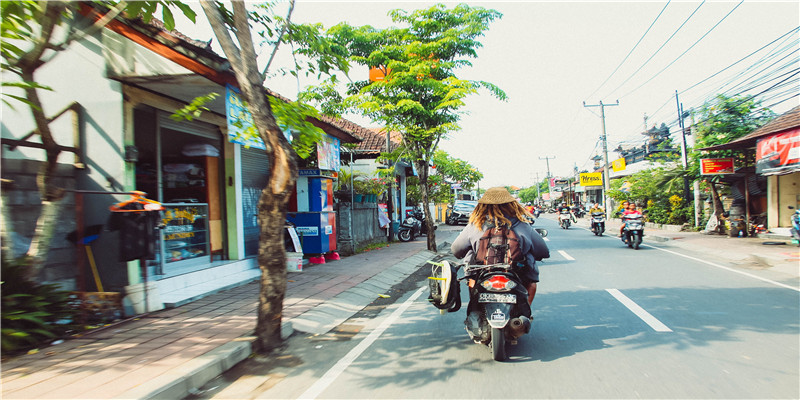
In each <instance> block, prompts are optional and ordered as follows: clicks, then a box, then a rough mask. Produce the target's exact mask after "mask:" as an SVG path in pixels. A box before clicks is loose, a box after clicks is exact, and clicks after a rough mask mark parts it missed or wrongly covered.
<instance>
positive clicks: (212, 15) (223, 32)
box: [200, 0, 240, 65]
mask: <svg viewBox="0 0 800 400" xmlns="http://www.w3.org/2000/svg"><path fill="white" fill-rule="evenodd" d="M200 6H201V7H202V8H203V13H205V14H206V18H208V23H209V24H210V25H211V29H212V30H213V31H214V36H216V37H217V40H219V45H220V46H222V51H223V52H225V56H226V57H228V60H230V62H231V65H234V64H236V65H239V64H240V61H239V48H238V47H237V46H236V44H235V43H234V42H233V39H231V36H230V33H229V32H228V29H227V28H225V26H226V24H225V21H224V20H223V19H222V15H220V12H219V9H217V6H216V5H215V4H214V2H213V1H209V0H200Z"/></svg>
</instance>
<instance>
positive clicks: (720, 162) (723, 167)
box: [700, 157, 736, 175]
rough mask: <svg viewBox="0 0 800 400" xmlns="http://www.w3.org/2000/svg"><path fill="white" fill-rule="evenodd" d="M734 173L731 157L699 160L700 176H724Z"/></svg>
mask: <svg viewBox="0 0 800 400" xmlns="http://www.w3.org/2000/svg"><path fill="white" fill-rule="evenodd" d="M734 172H736V171H735V169H734V165H733V157H726V158H701V159H700V175H724V174H732V173H734Z"/></svg>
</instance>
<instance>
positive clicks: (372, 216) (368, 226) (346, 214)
mask: <svg viewBox="0 0 800 400" xmlns="http://www.w3.org/2000/svg"><path fill="white" fill-rule="evenodd" d="M336 221H337V237H336V240H337V243H338V249H339V254H341V255H343V256H349V255H352V254H355V250H357V249H359V248H362V247H364V246H367V245H369V244H372V243H385V242H386V231H385V230H384V229H381V228H380V226H379V225H378V224H379V222H378V205H377V204H375V203H336ZM351 221H352V224H351Z"/></svg>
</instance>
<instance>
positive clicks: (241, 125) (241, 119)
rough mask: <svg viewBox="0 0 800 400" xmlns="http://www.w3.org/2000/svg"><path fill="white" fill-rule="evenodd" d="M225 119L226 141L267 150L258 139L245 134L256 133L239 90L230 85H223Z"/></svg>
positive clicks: (251, 117)
mask: <svg viewBox="0 0 800 400" xmlns="http://www.w3.org/2000/svg"><path fill="white" fill-rule="evenodd" d="M225 117H226V118H227V119H228V141H230V142H231V143H239V144H241V145H244V146H247V147H253V148H256V149H262V150H264V149H266V148H267V147H266V146H264V142H263V141H262V140H261V138H260V137H258V136H257V135H252V134H249V133H247V132H248V131H251V132H258V131H257V130H256V127H255V124H254V123H253V115H252V114H250V111H249V110H248V109H247V107H245V105H244V102H243V101H242V98H241V97H239V89H237V88H235V87H233V86H231V85H225Z"/></svg>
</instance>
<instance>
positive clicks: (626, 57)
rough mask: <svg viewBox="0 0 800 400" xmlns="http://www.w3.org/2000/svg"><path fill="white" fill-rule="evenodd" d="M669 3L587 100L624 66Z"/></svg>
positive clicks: (669, 1)
mask: <svg viewBox="0 0 800 400" xmlns="http://www.w3.org/2000/svg"><path fill="white" fill-rule="evenodd" d="M671 2H672V0H668V1H667V4H664V8H662V9H661V12H659V13H658V15H657V16H656V19H654V20H653V22H651V23H650V26H649V27H648V28H647V30H646V31H645V32H644V34H642V37H640V38H639V41H638V42H636V44H635V45H633V48H632V49H631V51H629V52H628V55H626V56H625V58H623V59H622V61H621V62H620V63H619V65H617V68H614V71H613V72H611V75H609V76H608V78H606V80H604V81H603V83H601V84H600V86H598V87H597V89H595V90H594V91H593V92H592V94H590V95H588V96H586V98H587V99H588V98H590V97H592V96H594V94H595V93H597V91H598V90H600V89H601V88H602V87H603V86H604V85H605V84H606V83H608V80H609V79H611V77H612V76H614V74H616V73H617V71H618V70H619V67H621V66H622V64H624V63H625V61H627V60H628V57H630V56H631V54H633V51H634V50H636V48H637V47H638V46H639V44H640V43H642V40H643V39H644V37H645V36H647V33H648V32H650V29H652V28H653V25H655V24H656V21H658V19H659V18H661V14H664V10H666V9H667V6H668V5H669V3H671Z"/></svg>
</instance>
